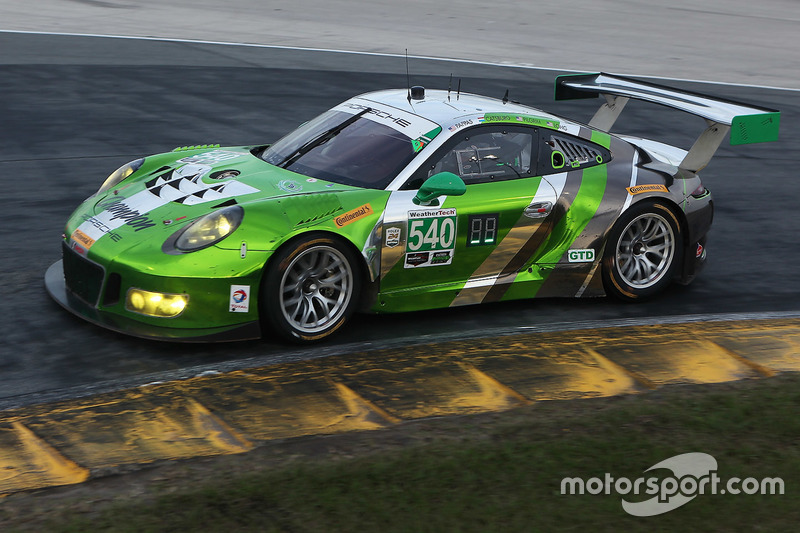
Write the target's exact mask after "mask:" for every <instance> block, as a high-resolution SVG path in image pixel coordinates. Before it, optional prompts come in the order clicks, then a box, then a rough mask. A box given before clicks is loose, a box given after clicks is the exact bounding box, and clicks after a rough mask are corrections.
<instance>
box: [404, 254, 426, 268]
mask: <svg viewBox="0 0 800 533" xmlns="http://www.w3.org/2000/svg"><path fill="white" fill-rule="evenodd" d="M430 255H431V254H429V253H428V252H414V253H411V254H406V264H405V267H406V268H413V267H418V266H422V265H424V264H425V263H428V262H429V261H430Z"/></svg>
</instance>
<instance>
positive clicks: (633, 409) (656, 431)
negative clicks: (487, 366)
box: [42, 375, 800, 533]
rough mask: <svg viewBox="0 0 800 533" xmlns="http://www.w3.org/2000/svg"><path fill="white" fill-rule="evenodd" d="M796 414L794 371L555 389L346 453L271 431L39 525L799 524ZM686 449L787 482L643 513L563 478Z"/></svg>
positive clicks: (346, 441)
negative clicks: (174, 480)
mask: <svg viewBox="0 0 800 533" xmlns="http://www.w3.org/2000/svg"><path fill="white" fill-rule="evenodd" d="M799 415H800V376H796V375H788V376H781V377H778V378H773V379H769V380H760V381H749V382H743V383H736V384H725V385H718V386H705V387H688V386H678V387H670V388H668V389H664V390H660V391H656V392H654V393H650V394H646V395H637V396H629V397H624V398H607V399H598V400H581V401H570V402H546V403H541V404H538V405H534V406H531V407H530V408H523V409H517V410H514V411H509V412H507V413H503V414H492V415H480V416H474V417H459V418H451V419H443V420H439V421H424V422H422V423H415V424H407V425H404V426H400V427H395V428H391V429H389V430H386V431H377V432H366V433H361V434H357V435H349V436H337V437H327V439H334V440H331V441H330V443H332V445H334V446H335V447H336V448H337V449H338V450H339V451H341V450H348V449H349V447H352V448H353V449H357V450H360V451H359V452H358V453H356V456H355V457H352V458H341V457H339V456H338V455H337V458H332V457H326V456H323V457H320V456H319V454H318V453H317V454H311V455H308V456H305V457H304V456H303V453H304V452H299V455H300V458H299V459H295V460H292V461H290V462H289V464H287V465H283V466H276V465H275V464H267V463H264V464H263V465H262V466H261V467H259V460H258V457H261V456H262V455H263V454H265V453H266V454H268V453H269V445H267V446H265V447H264V448H262V449H260V450H257V452H258V453H256V452H254V453H253V454H252V455H251V457H250V458H247V457H246V456H242V459H243V460H249V461H251V466H252V468H253V470H252V472H249V473H244V474H235V475H234V474H230V475H226V473H225V472H224V471H220V470H211V473H209V474H208V476H209V477H208V478H206V479H205V480H203V481H201V482H199V483H194V482H192V483H187V484H186V486H183V487H179V489H178V490H179V491H178V492H177V493H175V494H171V495H160V496H158V497H157V498H155V499H153V500H152V501H149V502H148V503H147V504H143V503H138V502H137V501H129V502H127V503H124V504H120V503H115V504H114V505H113V506H111V507H108V508H106V509H103V510H102V511H96V512H93V513H92V514H91V516H90V517H88V518H87V517H86V516H84V517H81V516H74V515H72V514H70V512H69V511H68V510H67V509H68V508H64V509H60V510H58V511H57V512H55V511H54V512H53V513H51V514H50V515H49V516H47V517H45V518H44V519H43V522H42V523H43V524H44V525H45V527H44V529H46V530H48V531H75V532H78V531H80V532H85V531H136V532H143V531H224V532H231V533H232V532H238V531H298V532H306V531H309V532H313V531H320V532H329V531H353V532H374V531H377V532H381V533H384V532H391V531H414V532H425V531H431V532H442V531H464V532H470V531H475V532H491V531H503V532H507V531H648V532H649V531H744V530H751V531H769V532H773V531H796V530H797V528H798V524H800V499H799V498H798V494H800V490H799V489H798V484H799V483H800V416H799ZM337 439H338V440H337ZM284 444H285V443H284ZM365 449H366V450H367V451H366V452H365V451H364V450H365ZM686 452H705V453H708V454H711V455H712V456H714V457H715V458H716V459H717V461H718V464H719V471H718V474H719V476H720V477H721V478H723V479H726V478H730V477H733V476H737V477H741V478H745V477H755V478H758V479H761V478H763V477H775V476H778V477H782V478H783V479H784V481H785V483H786V492H785V494H784V495H782V496H746V495H739V496H732V495H725V496H722V495H716V496H712V495H704V496H698V497H697V498H695V499H694V500H693V501H691V502H689V503H688V504H686V505H684V506H683V507H681V508H679V509H676V510H674V511H671V512H669V513H666V514H663V515H660V516H654V517H647V518H637V517H633V516H630V515H628V514H626V513H625V512H624V511H623V509H622V508H621V503H620V499H621V497H620V496H619V495H614V494H612V495H608V496H606V495H598V496H592V495H583V496H572V495H562V494H560V481H561V479H562V478H564V477H567V476H570V477H571V476H579V477H581V478H583V479H588V478H590V477H594V476H597V477H602V476H603V475H604V473H605V472H608V473H610V474H612V475H613V476H614V477H617V478H618V477H621V476H625V477H628V478H630V479H635V478H637V477H640V476H643V475H644V470H646V469H647V468H649V467H650V466H652V465H654V464H655V463H657V462H659V461H662V460H664V459H667V458H669V457H672V456H674V455H677V454H681V453H686ZM312 455H313V456H312ZM253 463H254V464H253ZM648 475H649V474H648ZM171 490H176V488H175V487H174V486H171ZM629 499H631V500H633V499H638V500H642V499H646V497H645V496H641V497H639V498H635V497H633V496H631V497H629Z"/></svg>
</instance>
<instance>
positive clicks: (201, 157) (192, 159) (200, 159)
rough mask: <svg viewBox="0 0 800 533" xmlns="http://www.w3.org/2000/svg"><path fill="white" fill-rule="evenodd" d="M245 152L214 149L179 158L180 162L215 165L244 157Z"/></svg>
mask: <svg viewBox="0 0 800 533" xmlns="http://www.w3.org/2000/svg"><path fill="white" fill-rule="evenodd" d="M243 155H244V154H242V153H239V152H229V151H227V150H212V151H211V152H203V153H201V154H195V155H190V156H188V157H184V158H183V159H179V160H178V163H191V164H201V165H212V166H213V165H215V164H217V163H222V162H223V161H230V160H231V159H236V158H237V157H242V156H243Z"/></svg>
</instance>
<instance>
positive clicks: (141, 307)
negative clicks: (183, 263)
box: [125, 289, 189, 318]
mask: <svg viewBox="0 0 800 533" xmlns="http://www.w3.org/2000/svg"><path fill="white" fill-rule="evenodd" d="M188 301H189V296H188V295H186V294H164V293H161V292H150V291H144V290H142V289H130V290H129V291H128V297H127V298H126V299H125V309H127V310H128V311H133V312H134V313H139V314H141V315H148V316H158V317H166V318H171V317H176V316H178V315H180V314H181V313H183V310H184V309H186V304H187V303H188Z"/></svg>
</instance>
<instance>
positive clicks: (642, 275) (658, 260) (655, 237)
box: [615, 213, 676, 289]
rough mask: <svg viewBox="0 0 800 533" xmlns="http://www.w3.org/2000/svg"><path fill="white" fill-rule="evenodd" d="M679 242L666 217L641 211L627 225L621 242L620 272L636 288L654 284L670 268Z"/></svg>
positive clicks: (617, 250)
mask: <svg viewBox="0 0 800 533" xmlns="http://www.w3.org/2000/svg"><path fill="white" fill-rule="evenodd" d="M675 245H676V244H675V233H674V232H673V230H672V226H670V224H669V222H667V220H666V219H665V218H664V217H662V216H661V215H659V214H656V213H644V214H641V215H639V216H638V217H636V218H634V219H633V220H632V221H631V222H630V223H629V224H628V225H627V226H625V229H624V230H623V231H622V234H621V235H620V238H619V240H618V241H617V248H616V253H615V260H616V262H617V271H618V272H619V275H620V276H621V277H622V279H623V280H624V281H625V282H626V283H627V284H628V285H630V286H631V287H633V288H634V289H646V288H648V287H651V286H653V285H655V284H656V283H658V282H659V280H661V279H662V278H663V277H664V274H665V273H666V272H668V271H669V267H670V265H671V264H672V261H673V259H674V258H675Z"/></svg>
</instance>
